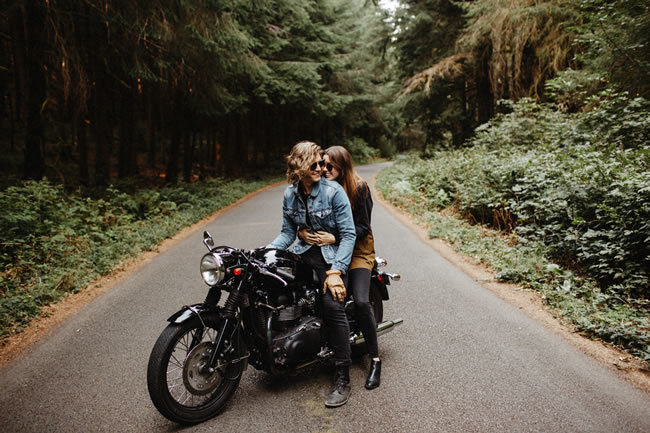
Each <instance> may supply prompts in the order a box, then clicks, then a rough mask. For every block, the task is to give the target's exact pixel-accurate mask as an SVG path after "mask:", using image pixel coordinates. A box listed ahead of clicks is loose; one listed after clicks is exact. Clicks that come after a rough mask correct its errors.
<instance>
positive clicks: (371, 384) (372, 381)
mask: <svg viewBox="0 0 650 433" xmlns="http://www.w3.org/2000/svg"><path fill="white" fill-rule="evenodd" d="M380 379H381V360H379V361H375V360H370V371H369V372H368V379H366V389H375V388H377V387H378V386H379V382H380Z"/></svg>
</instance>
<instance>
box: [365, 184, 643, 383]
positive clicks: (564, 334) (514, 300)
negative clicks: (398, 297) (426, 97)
mask: <svg viewBox="0 0 650 433" xmlns="http://www.w3.org/2000/svg"><path fill="white" fill-rule="evenodd" d="M370 189H371V192H372V194H373V197H374V198H375V201H377V202H379V203H380V204H381V205H382V206H384V208H385V209H386V210H387V211H388V212H389V213H390V214H391V215H393V216H394V217H395V218H397V219H398V220H399V221H400V222H401V223H402V224H404V225H405V226H407V227H408V228H409V229H410V230H411V231H412V232H413V233H415V234H416V235H417V236H418V237H419V238H420V239H421V240H422V242H424V243H425V244H427V245H428V246H429V247H431V248H432V249H433V250H434V251H436V252H437V253H438V254H440V255H441V256H442V257H443V258H444V259H445V260H447V261H448V262H449V263H450V264H451V265H453V266H455V267H456V268H458V269H460V270H461V271H463V272H464V273H465V274H467V275H468V276H470V277H471V278H472V279H473V280H474V281H475V282H476V283H478V284H479V285H480V286H482V287H484V288H486V289H488V290H490V291H491V292H492V293H494V294H495V295H496V296H497V297H499V298H500V299H502V300H504V301H505V302H507V303H509V304H510V305H513V306H515V307H517V308H518V309H519V310H521V311H522V312H523V313H525V314H526V315H527V316H528V317H530V318H532V319H534V320H536V321H538V322H540V323H541V324H542V325H543V326H544V327H545V328H546V329H548V330H549V331H551V332H552V333H553V334H555V335H558V336H560V337H561V338H562V339H564V340H565V341H567V342H568V343H569V344H571V345H572V346H574V347H576V348H577V349H579V350H580V351H581V352H583V353H584V354H586V355H588V356H589V357H591V358H592V359H594V360H595V361H597V362H598V363H599V364H601V365H602V366H604V367H605V368H607V369H608V370H610V371H613V372H614V373H615V374H616V375H617V376H618V377H621V378H622V379H624V380H625V381H626V382H628V383H630V384H631V385H633V386H635V387H636V388H638V389H639V390H641V391H643V392H645V393H646V394H650V373H647V372H644V371H642V370H641V369H640V368H639V365H640V364H639V363H638V361H636V360H635V359H634V358H633V357H631V355H629V354H627V353H625V352H623V351H621V350H619V349H616V348H614V347H612V346H610V345H607V344H605V343H604V342H602V341H600V340H593V339H590V338H587V337H585V336H583V335H581V334H579V333H577V332H574V331H573V330H572V329H571V327H570V326H569V325H568V324H566V323H564V322H563V321H562V320H561V319H560V318H559V317H556V316H554V315H553V314H552V312H551V311H550V310H549V309H548V308H547V307H546V305H545V304H544V303H543V301H542V296H541V294H540V293H539V292H536V291H533V290H528V289H523V288H521V287H520V286H518V285H516V284H512V283H502V282H498V281H497V280H496V278H495V277H494V273H493V272H492V271H491V270H490V268H488V267H487V266H486V265H484V264H481V263H479V262H478V261H477V260H476V259H474V258H472V257H469V256H465V255H463V254H461V253H459V252H457V251H456V250H454V249H453V247H452V246H451V244H449V243H448V242H446V241H444V240H442V239H438V238H434V239H431V238H429V235H428V230H427V228H426V227H424V226H422V225H421V224H419V223H418V222H417V221H416V220H415V217H413V216H412V215H411V214H409V213H408V212H406V211H405V210H403V209H400V208H398V207H396V206H393V205H392V204H391V203H389V202H388V201H387V200H386V199H385V198H384V197H383V195H382V194H381V193H380V192H379V191H378V190H377V189H376V188H375V176H373V178H372V179H371V181H370Z"/></svg>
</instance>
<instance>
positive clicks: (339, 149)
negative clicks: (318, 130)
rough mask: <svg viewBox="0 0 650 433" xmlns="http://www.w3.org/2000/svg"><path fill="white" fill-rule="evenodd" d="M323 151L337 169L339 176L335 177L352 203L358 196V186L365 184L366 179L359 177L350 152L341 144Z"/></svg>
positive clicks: (352, 203) (353, 203)
mask: <svg viewBox="0 0 650 433" xmlns="http://www.w3.org/2000/svg"><path fill="white" fill-rule="evenodd" d="M325 153H326V154H327V156H329V157H330V162H331V163H332V165H333V166H334V167H336V169H337V170H338V171H339V177H338V178H337V179H336V181H337V182H338V183H340V184H341V185H342V186H343V189H344V190H345V193H346V194H347V195H348V198H349V199H350V204H351V205H352V208H353V209H354V205H355V204H356V202H357V199H358V198H359V187H360V186H361V185H365V184H366V181H365V180H363V179H361V177H359V175H358V174H357V172H356V171H355V170H354V167H353V166H352V157H351V156H350V152H348V151H347V149H346V148H345V147H343V146H332V147H328V148H327V149H325ZM365 190H366V191H367V190H368V189H367V188H365Z"/></svg>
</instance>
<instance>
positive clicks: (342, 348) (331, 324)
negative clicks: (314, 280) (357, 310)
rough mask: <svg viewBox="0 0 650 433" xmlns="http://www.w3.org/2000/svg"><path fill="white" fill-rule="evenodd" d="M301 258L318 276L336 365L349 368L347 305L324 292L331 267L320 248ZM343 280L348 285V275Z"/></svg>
mask: <svg viewBox="0 0 650 433" xmlns="http://www.w3.org/2000/svg"><path fill="white" fill-rule="evenodd" d="M301 257H302V259H303V261H304V262H305V263H307V264H309V265H311V266H312V267H313V268H314V270H315V271H316V274H317V275H318V280H319V282H320V287H319V292H320V293H321V300H322V306H323V315H324V316H325V323H326V325H327V335H328V338H329V342H330V345H331V346H332V349H333V350H334V361H335V365H336V366H337V367H345V366H348V365H350V364H352V358H351V350H350V325H349V324H348V317H347V316H346V315H345V305H344V304H343V303H341V302H338V301H336V300H334V298H333V297H332V294H331V293H330V291H329V290H328V291H326V292H325V293H323V291H322V287H323V282H324V281H325V278H326V277H327V274H326V273H325V272H326V271H329V269H330V265H328V264H327V262H325V259H324V258H323V255H322V254H321V252H320V247H316V246H314V247H311V248H310V249H309V250H307V252H305V253H303V254H302V255H301ZM341 279H343V284H346V285H347V281H346V280H347V274H344V275H341Z"/></svg>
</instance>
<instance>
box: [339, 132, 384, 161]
mask: <svg viewBox="0 0 650 433" xmlns="http://www.w3.org/2000/svg"><path fill="white" fill-rule="evenodd" d="M344 146H345V148H347V150H348V152H350V155H352V160H353V161H354V163H355V164H367V163H368V162H370V161H371V160H372V159H375V158H378V157H379V150H378V149H375V148H373V147H370V146H368V143H366V142H365V141H364V140H363V138H359V137H354V138H351V139H348V140H346V141H345V145H344Z"/></svg>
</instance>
